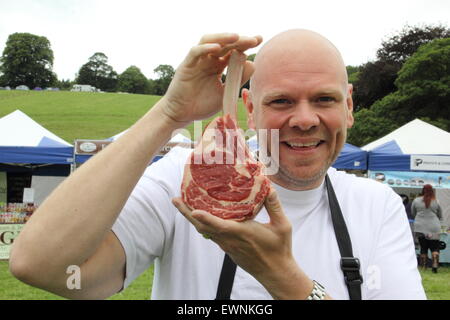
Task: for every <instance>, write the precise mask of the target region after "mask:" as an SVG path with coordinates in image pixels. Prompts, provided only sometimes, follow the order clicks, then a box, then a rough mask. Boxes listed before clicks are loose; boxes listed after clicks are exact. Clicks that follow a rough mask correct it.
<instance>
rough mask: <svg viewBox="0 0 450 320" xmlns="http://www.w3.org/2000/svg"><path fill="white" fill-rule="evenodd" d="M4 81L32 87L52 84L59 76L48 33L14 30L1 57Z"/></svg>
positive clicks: (2, 78)
mask: <svg viewBox="0 0 450 320" xmlns="http://www.w3.org/2000/svg"><path fill="white" fill-rule="evenodd" d="M0 63H1V65H0V73H1V74H2V76H1V82H2V85H8V86H10V87H16V86H18V85H26V86H28V87H30V88H35V87H44V88H45V87H50V86H52V85H53V84H54V83H55V82H56V80H57V78H56V74H55V73H54V72H53V71H52V69H53V51H52V49H51V45H50V41H49V40H48V39H47V38H46V37H42V36H37V35H33V34H30V33H13V34H11V35H10V36H9V37H8V40H7V41H6V46H5V49H4V50H3V54H2V57H1V58H0Z"/></svg>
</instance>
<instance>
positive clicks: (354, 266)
mask: <svg viewBox="0 0 450 320" xmlns="http://www.w3.org/2000/svg"><path fill="white" fill-rule="evenodd" d="M325 185H326V187H327V193H328V201H329V203H330V211H331V219H332V221H333V227H334V233H335V235H336V240H337V243H338V247H339V252H340V253H341V269H342V272H343V273H344V279H345V283H346V285H347V289H348V293H349V296H350V300H361V284H362V283H363V279H362V276H361V274H360V272H359V270H360V263H359V259H358V258H354V257H353V250H352V243H351V241H350V236H349V234H348V230H347V226H346V225H345V220H344V216H343V215H342V212H341V208H340V207H339V202H338V200H337V198H336V194H335V193H334V189H333V186H332V185H331V181H330V178H329V177H328V175H326V176H325ZM236 267H237V266H236V264H235V263H234V262H233V260H231V258H230V257H229V256H228V254H225V258H224V260H223V265H222V271H221V273H220V279H219V285H218V288H217V294H216V300H230V296H231V290H232V289H233V282H234V276H235V274H236Z"/></svg>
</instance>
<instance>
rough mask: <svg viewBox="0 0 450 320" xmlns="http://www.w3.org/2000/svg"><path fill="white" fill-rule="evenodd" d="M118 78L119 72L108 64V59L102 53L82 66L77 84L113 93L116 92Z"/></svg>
mask: <svg viewBox="0 0 450 320" xmlns="http://www.w3.org/2000/svg"><path fill="white" fill-rule="evenodd" d="M117 78H118V76H117V72H115V71H114V69H113V67H111V66H110V65H109V64H108V57H107V56H106V55H105V54H104V53H102V52H96V53H95V54H94V55H93V56H92V57H90V58H89V61H88V62H87V63H86V64H84V65H82V66H81V68H80V70H79V71H78V77H77V79H76V82H77V83H78V84H89V85H91V86H94V87H96V88H98V89H100V90H102V91H109V92H112V91H115V90H116V87H117V81H118V79H117Z"/></svg>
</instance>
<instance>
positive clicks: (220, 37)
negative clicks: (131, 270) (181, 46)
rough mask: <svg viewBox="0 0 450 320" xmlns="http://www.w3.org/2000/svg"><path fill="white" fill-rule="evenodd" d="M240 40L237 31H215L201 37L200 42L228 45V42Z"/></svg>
mask: <svg viewBox="0 0 450 320" xmlns="http://www.w3.org/2000/svg"><path fill="white" fill-rule="evenodd" d="M237 40H239V35H238V34H237V33H229V32H225V33H215V34H206V35H204V36H203V37H202V38H201V39H200V43H199V44H205V43H220V44H221V45H226V44H228V43H233V42H236V41H237Z"/></svg>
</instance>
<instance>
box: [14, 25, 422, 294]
mask: <svg viewBox="0 0 450 320" xmlns="http://www.w3.org/2000/svg"><path fill="white" fill-rule="evenodd" d="M261 42H262V39H261V37H259V36H257V37H244V36H239V35H237V34H228V33H227V34H214V35H206V36H204V37H203V38H202V39H201V41H200V43H199V44H198V45H196V46H194V47H193V48H192V49H191V51H190V52H189V54H188V55H187V57H186V59H185V60H184V61H183V62H182V63H181V65H180V66H179V67H178V69H177V71H176V74H175V76H174V79H173V81H172V83H171V84H170V87H169V89H168V91H167V93H166V95H165V96H164V97H163V98H162V99H161V100H160V101H159V102H158V103H157V104H156V105H155V106H154V107H153V108H152V109H151V110H150V111H149V112H148V113H147V114H146V115H144V117H142V118H141V119H140V120H139V121H138V122H137V123H136V124H135V125H134V126H133V127H132V128H130V130H129V131H128V132H127V133H126V134H124V135H123V136H122V137H121V138H120V139H119V140H117V141H116V142H115V143H114V144H112V145H111V146H109V147H108V148H106V149H105V150H103V151H102V152H101V153H99V154H98V155H97V156H96V157H94V158H93V159H91V160H90V161H88V162H87V163H86V164H84V165H83V166H82V167H81V168H79V169H77V171H76V172H75V173H74V174H72V175H71V176H70V177H69V178H68V179H66V180H65V181H64V183H62V184H61V185H60V186H59V187H58V188H57V189H56V190H55V191H54V192H53V193H52V194H51V196H49V197H48V198H47V200H46V201H45V202H44V203H43V204H42V205H41V206H40V208H39V209H38V210H37V212H36V213H35V214H34V215H33V217H32V219H30V221H29V222H28V223H27V225H26V226H25V228H24V229H23V231H22V232H21V234H20V236H19V237H18V238H17V239H16V241H15V244H14V247H13V249H12V252H11V259H10V269H11V271H12V273H13V274H14V275H15V276H16V277H18V278H19V279H21V280H22V281H24V282H26V283H28V284H30V285H33V286H37V287H40V288H43V289H45V290H48V291H51V292H54V293H56V294H59V295H62V296H65V297H68V298H86V299H94V298H95V299H98V298H106V297H109V296H111V295H113V294H114V293H116V292H118V291H120V290H122V289H123V288H126V287H127V286H128V285H129V284H130V283H131V282H132V281H133V280H134V279H135V278H136V277H137V276H138V275H139V274H141V273H142V272H143V271H145V270H146V269H147V268H148V267H149V266H151V265H152V264H155V277H154V281H153V288H152V298H153V299H214V298H216V297H217V296H216V295H217V294H218V284H219V279H221V270H222V268H223V264H224V252H226V253H227V254H228V256H229V257H231V260H228V263H227V265H228V266H230V265H234V264H237V266H238V267H237V269H236V271H235V274H233V276H232V277H231V278H229V279H227V280H226V281H224V282H226V283H227V284H228V288H229V289H231V292H230V298H231V299H312V300H318V299H349V298H350V294H349V290H348V287H347V285H346V282H345V279H344V275H343V273H342V270H341V268H340V261H341V254H340V250H339V247H340V245H338V243H337V241H336V235H335V231H334V227H333V222H332V219H331V216H330V209H331V207H334V206H332V205H331V202H330V201H329V197H328V195H327V194H328V193H327V192H328V191H329V190H330V189H333V190H334V192H335V194H336V197H337V201H338V203H339V205H338V206H339V207H340V209H341V210H342V215H343V218H344V220H345V224H346V227H347V229H348V234H349V237H350V239H351V243H352V249H353V254H354V256H355V257H357V258H358V259H359V261H360V273H361V276H362V279H364V282H363V284H361V285H358V288H359V290H360V291H361V298H362V299H423V298H425V294H424V291H423V288H422V285H421V279H420V275H419V274H418V271H417V262H416V259H415V252H414V244H413V241H412V237H411V233H410V231H409V225H408V221H407V220H406V218H405V217H406V216H405V214H404V212H403V211H404V209H403V205H402V202H401V200H400V198H399V197H398V196H396V195H395V194H394V193H393V192H392V190H391V189H390V188H388V187H385V186H383V185H381V184H378V183H376V182H373V181H369V180H368V179H362V178H356V177H354V176H350V175H347V174H345V173H342V172H337V171H336V170H334V169H333V168H330V166H331V164H332V163H333V162H334V160H335V159H336V157H337V156H338V154H339V152H340V150H341V148H342V146H343V144H344V142H345V139H346V132H347V129H348V128H349V127H351V126H352V124H353V116H352V111H353V103H352V97H351V94H352V87H351V85H349V84H348V83H347V82H348V81H347V74H346V70H345V65H344V62H343V60H342V58H341V56H340V54H339V52H338V50H337V49H336V48H335V47H334V46H333V45H332V44H331V43H330V42H329V41H328V40H326V39H325V38H323V37H322V36H320V35H318V34H317V33H314V32H311V31H307V30H290V31H287V32H284V33H281V34H279V35H277V36H275V37H274V38H273V39H271V40H270V41H268V42H267V43H266V44H265V45H264V46H263V48H262V49H261V50H260V52H259V53H258V55H257V58H256V60H255V63H254V64H252V63H251V62H247V63H246V65H245V69H244V77H243V82H245V81H247V80H248V79H249V77H250V75H252V74H253V76H252V78H251V87H250V90H244V91H243V99H244V103H245V105H246V107H247V110H248V115H249V116H248V124H249V127H251V128H254V129H266V130H269V131H271V130H279V141H278V147H279V158H278V159H272V160H273V161H276V162H277V164H278V166H279V170H278V171H277V172H276V173H275V174H274V175H271V176H269V178H270V179H271V181H272V189H273V190H272V191H271V193H270V195H269V196H268V197H267V199H266V201H265V207H264V208H263V210H262V211H261V212H260V213H259V214H258V216H257V217H256V218H255V220H252V221H245V222H241V223H239V222H235V221H225V220H221V219H219V218H217V217H215V216H213V215H210V214H208V213H207V212H202V211H193V212H191V211H190V210H189V209H188V208H187V207H186V206H185V205H184V204H183V203H182V201H181V200H180V198H179V197H180V185H181V181H182V176H183V171H184V165H185V163H186V160H187V158H188V156H189V154H190V152H191V150H188V149H182V148H175V149H173V150H172V151H171V152H170V153H169V154H168V155H167V156H166V157H164V158H163V159H162V160H160V161H158V162H156V163H154V164H153V165H151V166H150V167H148V168H147V164H148V163H149V161H150V160H151V159H152V158H153V157H154V155H155V154H156V153H157V152H158V150H159V149H160V148H161V146H163V145H164V144H165V143H166V142H167V141H168V139H169V138H170V136H171V133H172V132H173V131H174V130H175V129H179V128H182V127H185V126H186V125H188V124H189V123H191V122H192V121H194V120H198V119H204V118H206V117H208V116H211V115H213V114H215V113H216V112H218V111H219V110H220V109H221V107H222V97H223V84H222V82H221V74H222V72H223V71H224V69H225V67H226V66H227V63H228V58H229V53H230V51H231V50H232V49H237V50H240V51H245V50H247V49H249V48H253V47H256V46H258V45H259V44H260V43H261ZM269 136H270V135H269ZM269 145H270V144H269ZM270 151H271V150H269V153H270ZM326 177H327V179H326ZM325 181H327V182H325ZM331 211H333V209H331ZM180 213H181V214H180ZM202 234H208V235H209V238H210V239H205V238H204V237H203V236H202ZM56 252H57V253H58V254H55V253H56ZM225 261H226V259H225ZM230 261H231V262H230ZM70 266H72V267H73V266H75V267H78V269H76V268H75V270H79V273H78V274H79V276H80V279H79V280H80V282H79V284H80V286H79V287H77V288H74V286H68V274H67V273H66V272H67V270H68V267H70ZM70 270H74V269H73V268H72V269H70ZM220 282H222V281H220ZM220 288H221V286H220Z"/></svg>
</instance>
